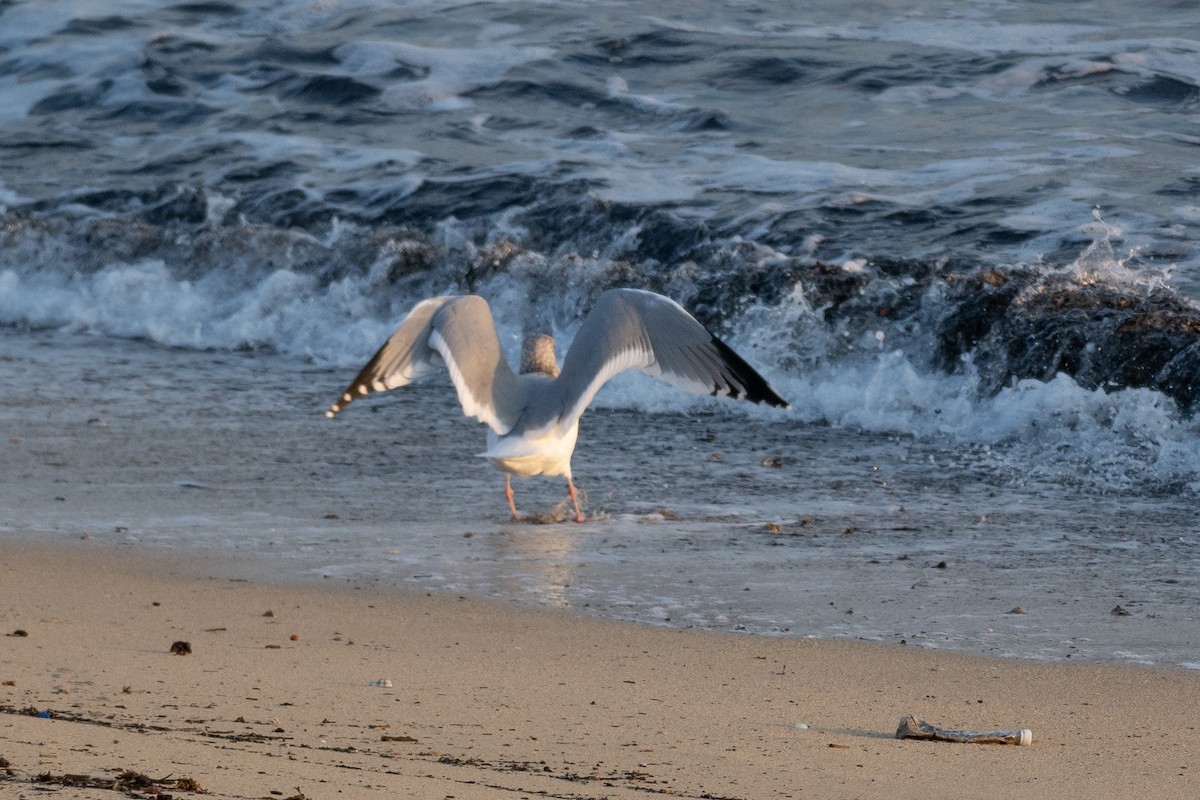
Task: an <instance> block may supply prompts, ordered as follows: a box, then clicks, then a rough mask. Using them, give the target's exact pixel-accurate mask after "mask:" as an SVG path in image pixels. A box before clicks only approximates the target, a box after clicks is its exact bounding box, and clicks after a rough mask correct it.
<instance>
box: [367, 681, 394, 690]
mask: <svg viewBox="0 0 1200 800" xmlns="http://www.w3.org/2000/svg"><path fill="white" fill-rule="evenodd" d="M370 685H371V686H380V687H383V688H384V689H391V688H392V686H393V685H394V684H393V683H392V682H391V681H390V680H388V679H387V678H376V679H375V680H373V681H371V683H370Z"/></svg>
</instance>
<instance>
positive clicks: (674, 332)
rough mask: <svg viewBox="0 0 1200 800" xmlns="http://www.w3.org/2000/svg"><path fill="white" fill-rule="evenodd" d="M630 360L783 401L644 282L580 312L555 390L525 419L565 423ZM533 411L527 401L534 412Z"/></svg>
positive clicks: (674, 377) (676, 378) (698, 387)
mask: <svg viewBox="0 0 1200 800" xmlns="http://www.w3.org/2000/svg"><path fill="white" fill-rule="evenodd" d="M633 368H636V369H640V370H642V371H643V372H645V373H647V374H649V375H653V376H655V377H656V378H661V379H662V380H665V381H667V382H668V383H671V384H673V385H675V386H678V387H680V388H683V389H688V390H690V391H693V392H698V393H701V394H711V395H714V396H719V395H728V396H730V397H733V398H738V399H744V400H750V401H752V402H755V403H766V404H768V405H773V406H781V407H787V406H788V402H787V401H786V400H784V399H783V398H782V397H780V396H779V394H778V393H777V392H776V391H775V390H774V389H772V388H771V386H770V384H768V383H767V381H766V379H765V378H763V377H762V376H761V375H759V374H758V372H756V371H755V370H754V368H753V367H751V366H750V365H749V364H747V363H746V361H745V360H744V359H743V358H742V357H741V356H739V355H738V354H737V353H735V352H734V351H733V350H732V349H731V348H730V347H729V346H728V345H727V344H725V343H724V342H722V341H721V340H720V339H718V338H717V337H716V336H714V335H712V334H711V333H709V332H708V331H707V330H705V328H704V326H703V325H701V324H700V323H699V322H697V321H696V318H695V317H693V316H692V315H691V314H689V313H688V312H687V311H685V310H684V308H683V306H681V305H679V304H678V303H676V302H675V301H674V300H672V299H670V298H669V297H664V296H662V295H660V294H655V293H654V292H648V291H644V290H641V289H611V290H609V291H607V292H605V293H604V294H602V295H600V298H599V299H598V300H597V301H596V305H595V306H594V307H593V308H592V310H591V312H590V313H589V314H588V315H587V318H586V319H584V321H583V325H582V326H580V328H579V332H578V333H577V334H576V335H575V340H574V341H573V342H572V343H571V348H570V350H568V351H567V355H566V358H565V360H564V362H563V368H562V374H561V375H560V376H559V377H558V378H557V379H556V380H555V381H554V391H553V392H550V393H548V394H547V396H546V398H545V402H538V404H537V405H538V408H537V409H536V412H537V413H536V419H533V418H531V419H530V420H529V422H530V423H531V427H533V426H536V425H538V424H539V423H541V424H543V425H544V424H549V423H550V422H551V417H553V418H555V419H554V421H555V422H556V423H557V425H558V427H559V430H560V431H561V430H565V429H567V428H569V427H570V426H571V425H574V424H575V423H576V422H577V421H578V420H579V417H580V416H581V415H582V414H583V412H584V410H585V409H586V408H587V407H588V404H590V403H591V402H592V399H593V398H594V397H595V396H596V392H598V391H599V390H600V387H601V386H603V385H604V384H605V382H606V381H608V380H609V379H610V378H612V377H613V376H614V375H616V374H617V373H619V372H623V371H625V370H627V369H633ZM534 412H535V409H532V408H531V409H530V414H531V417H534V416H535V414H534Z"/></svg>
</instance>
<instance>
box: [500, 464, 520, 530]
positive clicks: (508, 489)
mask: <svg viewBox="0 0 1200 800" xmlns="http://www.w3.org/2000/svg"><path fill="white" fill-rule="evenodd" d="M504 496H505V497H507V498H508V508H509V510H510V511H512V515H513V519H515V520H520V519H521V515H520V514H519V513H518V512H517V504H516V502H514V501H513V490H512V476H511V475H509V474H507V473H505V475H504Z"/></svg>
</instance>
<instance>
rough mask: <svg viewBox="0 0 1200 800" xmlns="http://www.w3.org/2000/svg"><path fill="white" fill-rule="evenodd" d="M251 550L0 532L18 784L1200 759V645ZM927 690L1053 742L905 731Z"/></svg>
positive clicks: (1112, 773) (8, 726)
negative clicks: (259, 563) (1011, 650)
mask: <svg viewBox="0 0 1200 800" xmlns="http://www.w3.org/2000/svg"><path fill="white" fill-rule="evenodd" d="M255 569H258V568H257V567H251V566H249V565H248V564H246V563H244V562H239V561H238V560H237V559H236V558H226V557H222V556H208V555H205V554H201V553H192V552H189V553H186V554H182V555H177V554H173V553H171V552H169V551H148V550H145V549H137V548H127V547H108V546H99V545H97V544H95V543H92V542H89V541H86V540H80V541H78V542H77V543H75V544H72V545H69V546H57V547H46V546H40V545H35V544H29V543H14V542H11V541H5V542H0V632H2V633H3V634H5V635H4V636H3V637H2V638H0V681H3V684H2V685H0V707H3V713H2V714H0V757H3V758H4V759H6V760H7V762H8V763H9V765H10V766H9V767H8V768H7V769H8V771H9V773H10V774H9V775H8V776H7V777H4V778H3V779H0V788H5V789H7V790H9V791H13V790H15V791H18V792H20V791H21V790H22V789H26V790H31V789H32V788H33V787H32V785H31V784H30V781H31V780H33V779H34V778H36V777H38V776H42V777H44V778H48V779H49V780H51V781H53V780H56V777H55V776H59V778H58V779H59V780H60V783H59V784H57V785H59V786H62V788H61V789H60V791H59V796H63V797H95V796H97V794H98V792H100V791H101V790H102V789H103V787H104V783H105V781H109V782H111V781H113V780H114V779H116V778H117V777H118V776H119V775H120V774H121V772H122V771H131V772H134V773H138V774H141V775H144V776H149V777H151V778H154V779H161V778H162V777H163V776H171V780H175V781H177V780H178V779H180V778H187V779H189V780H190V781H192V782H194V783H193V784H183V785H182V786H184V787H185V788H179V786H180V785H178V784H163V785H158V786H157V789H158V790H159V791H162V792H167V793H171V794H173V795H175V796H177V797H190V796H193V793H192V792H189V791H188V790H187V788H186V787H187V786H197V787H200V788H202V789H203V790H204V792H205V796H208V797H218V798H220V797H229V798H241V797H265V796H279V797H293V796H303V797H307V798H312V799H313V800H316V799H317V798H325V797H377V796H392V797H455V798H475V797H479V798H483V797H506V796H513V797H527V796H528V797H533V796H547V797H571V798H574V797H597V798H599V797H610V798H613V797H640V796H643V795H644V794H645V793H646V792H653V793H663V794H666V795H668V796H680V797H723V798H761V797H811V796H818V797H826V798H838V797H847V798H849V797H862V796H889V797H898V798H905V797H913V798H916V797H929V796H931V794H933V793H935V792H944V791H945V788H946V787H947V786H953V785H958V786H962V787H967V788H968V789H969V791H966V789H964V793H966V794H969V795H974V796H988V797H991V798H1003V797H1018V796H1019V797H1022V798H1028V797H1038V796H1045V797H1061V796H1095V797H1102V796H1118V795H1122V794H1130V793H1146V794H1150V795H1151V796H1155V797H1175V796H1178V797H1184V796H1187V795H1188V794H1189V793H1190V792H1192V791H1194V789H1195V786H1196V781H1197V779H1196V777H1195V775H1194V774H1193V773H1194V772H1195V767H1194V764H1195V761H1196V759H1195V755H1196V753H1197V752H1200V733H1198V731H1197V726H1196V724H1195V720H1194V717H1193V710H1194V708H1196V704H1197V700H1200V676H1197V675H1196V673H1195V672H1194V671H1190V670H1178V669H1161V668H1148V667H1134V666H1110V665H1096V664H1062V663H1053V664H1052V663H1041V662H1028V661H1019V660H1005V659H996V658H986V657H977V656H970V655H963V654H958V653H949V652H944V651H935V650H927V649H916V648H909V647H903V646H895V645H879V644H872V643H859V642H849V641H836V640H833V641H831V640H815V639H805V638H786V637H758V636H748V635H740V634H729V633H715V632H697V631H683V630H671V629H665V628H657V627H649V626H643V625H637V624H633V623H626V622H613V621H605V620H597V619H593V618H587V617H582V616H576V615H573V614H569V613H564V612H559V611H548V610H542V609H530V608H527V607H522V606H518V605H517V604H515V603H511V602H499V601H493V600H483V599H476V598H468V597H464V596H459V595H453V594H444V595H443V594H435V593H426V592H421V591H411V590H405V589H394V588H389V589H378V588H371V587H363V586H360V585H355V584H353V583H351V582H343V581H324V582H318V581H312V582H308V583H295V582H292V583H278V584H276V583H270V582H267V581H264V580H263V579H262V577H261V574H259V575H258V576H255V577H253V578H247V577H246V575H247V574H249V573H248V570H255ZM268 612H270V613H269V614H268ZM18 632H24V633H25V634H26V635H19V634H18ZM177 641H186V642H188V643H189V646H190V649H191V652H190V654H187V655H175V654H172V653H171V646H172V644H173V643H174V642H177ZM388 682H390V685H387V684H388ZM373 684H374V685H373ZM380 684H382V685H380ZM45 713H48V716H45ZM909 713H911V714H915V715H917V716H919V717H923V718H925V719H928V720H929V721H931V722H934V723H937V724H943V725H946V726H949V727H960V728H975V729H994V728H1018V727H1028V728H1031V729H1032V730H1033V737H1034V738H1033V741H1034V744H1033V746H1032V747H1004V746H984V745H959V744H948V743H930V742H913V741H898V740H896V739H894V738H893V734H894V731H895V727H896V724H897V722H898V720H899V719H900V717H901V716H902V715H904V714H909ZM37 714H43V716H37ZM68 775H71V776H76V778H79V777H81V776H86V777H89V778H90V779H92V780H93V782H92V783H91V784H83V785H76V786H69V785H67V786H63V785H62V781H61V777H62V776H68ZM50 785H55V784H44V786H50ZM97 787H99V788H97Z"/></svg>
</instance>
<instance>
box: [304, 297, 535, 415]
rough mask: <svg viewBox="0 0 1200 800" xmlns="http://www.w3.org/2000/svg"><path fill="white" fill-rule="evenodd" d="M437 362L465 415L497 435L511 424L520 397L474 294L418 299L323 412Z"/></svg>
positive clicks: (403, 381)
mask: <svg viewBox="0 0 1200 800" xmlns="http://www.w3.org/2000/svg"><path fill="white" fill-rule="evenodd" d="M439 362H444V363H445V365H446V369H447V371H448V372H449V373H450V379H451V380H452V381H453V382H454V388H455V390H456V391H457V392H458V400H459V402H460V403H461V404H462V409H463V413H464V414H466V415H467V416H468V417H475V418H476V419H478V420H480V421H481V422H485V423H487V424H488V426H489V427H491V428H492V429H493V430H495V431H496V432H497V433H500V434H504V433H507V432H508V431H509V430H511V429H512V426H513V425H514V424H515V423H516V421H517V418H518V417H519V416H520V414H521V411H522V409H523V407H524V397H523V394H522V391H521V387H520V386H519V385H518V382H517V377H516V375H514V374H513V371H512V368H511V367H510V366H509V365H508V362H507V361H505V360H504V355H503V353H501V351H500V340H499V338H498V337H497V336H496V325H495V322H494V321H493V319H492V312H491V309H490V308H488V304H487V301H486V300H484V299H483V298H482V297H479V296H477V295H467V296H465V297H454V296H449V297H434V298H432V299H430V300H425V301H423V302H421V303H418V304H417V305H416V307H415V308H413V310H412V311H410V312H409V314H408V316H407V317H405V318H404V321H403V322H401V323H400V326H399V327H398V328H396V331H395V333H393V334H392V335H391V336H390V337H389V338H388V340H387V341H386V342H384V343H383V346H382V347H380V348H379V351H378V352H377V353H375V355H374V357H372V358H371V360H370V361H368V362H367V365H366V366H365V367H363V368H362V370H361V371H360V372H359V373H358V376H357V377H355V379H354V380H353V381H351V383H350V386H349V387H348V388H347V389H346V391H345V392H344V393H343V394H342V396H341V398H340V399H339V400H338V401H337V402H336V403H334V404H333V405H332V406H330V407H329V410H328V411H326V412H325V415H326V416H329V417H332V416H334V415H335V414H337V413H338V412H339V411H341V410H342V409H343V408H345V407H346V406H347V405H349V404H350V403H351V402H353V401H354V400H356V399H357V398H359V397H362V396H364V395H367V394H370V393H371V392H382V391H387V390H389V389H398V388H400V387H401V386H405V385H407V384H409V383H411V382H412V381H413V379H415V378H417V377H420V376H421V375H423V374H425V373H427V372H430V371H431V370H432V369H434V368H435V367H436V366H437V364H438V363H439Z"/></svg>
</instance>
